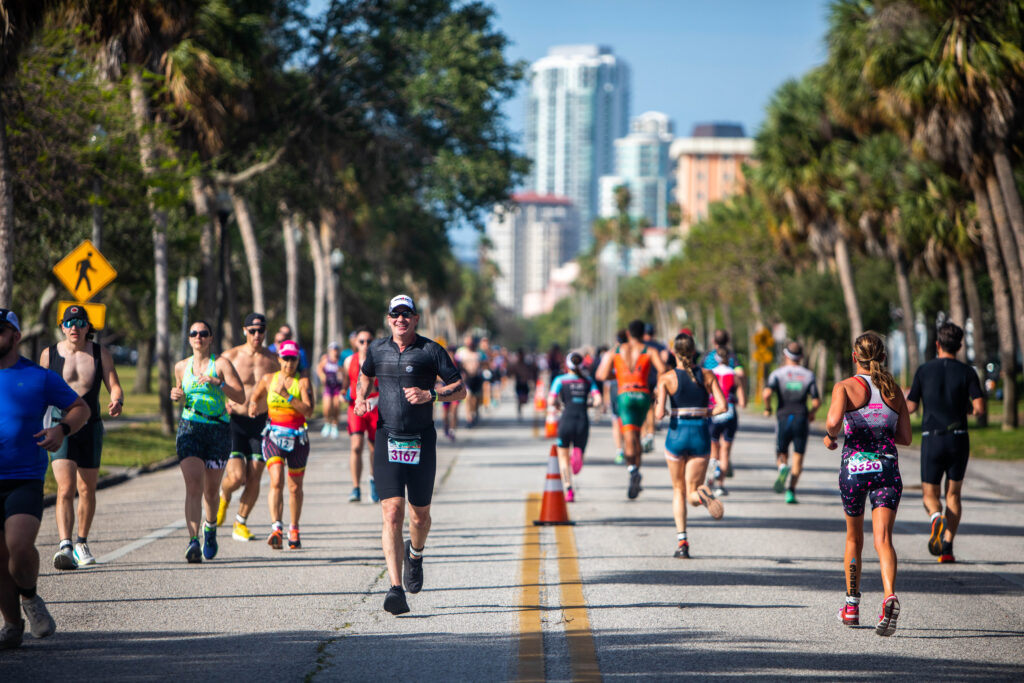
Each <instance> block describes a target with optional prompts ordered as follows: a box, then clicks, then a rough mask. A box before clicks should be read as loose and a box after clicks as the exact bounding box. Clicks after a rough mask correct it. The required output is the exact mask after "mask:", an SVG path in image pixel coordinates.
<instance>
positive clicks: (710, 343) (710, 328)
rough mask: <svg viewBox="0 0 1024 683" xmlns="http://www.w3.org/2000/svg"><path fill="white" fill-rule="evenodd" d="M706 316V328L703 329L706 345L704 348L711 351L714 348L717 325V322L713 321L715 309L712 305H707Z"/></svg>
mask: <svg viewBox="0 0 1024 683" xmlns="http://www.w3.org/2000/svg"><path fill="white" fill-rule="evenodd" d="M707 314H708V323H707V327H706V328H705V329H704V333H705V334H706V335H707V339H705V342H706V345H705V346H704V348H705V349H707V350H708V351H711V350H712V349H714V348H715V329H716V327H717V325H718V321H717V320H716V319H715V307H714V306H713V305H711V304H708V308H707Z"/></svg>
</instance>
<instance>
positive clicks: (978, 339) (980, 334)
mask: <svg viewBox="0 0 1024 683" xmlns="http://www.w3.org/2000/svg"><path fill="white" fill-rule="evenodd" d="M960 263H961V266H962V267H963V271H964V279H963V282H964V291H965V293H966V294H967V310H968V312H969V313H970V318H971V328H972V335H971V341H972V342H973V345H974V367H975V370H976V371H977V372H978V374H979V375H980V378H981V385H982V388H984V386H985V376H986V372H987V371H986V369H985V368H986V366H987V365H988V346H987V344H986V343H985V321H984V314H983V313H982V308H981V297H980V296H978V282H977V280H976V276H975V274H974V264H973V263H972V262H971V257H966V258H965V257H962V256H961V257H960ZM976 419H977V422H978V426H979V427H984V426H986V425H988V413H987V412H986V413H984V414H982V415H979V416H978V417H977V418H976Z"/></svg>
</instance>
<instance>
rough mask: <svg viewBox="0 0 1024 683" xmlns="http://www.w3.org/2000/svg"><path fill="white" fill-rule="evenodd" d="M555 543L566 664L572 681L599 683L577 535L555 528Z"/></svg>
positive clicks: (567, 528)
mask: <svg viewBox="0 0 1024 683" xmlns="http://www.w3.org/2000/svg"><path fill="white" fill-rule="evenodd" d="M555 538H556V539H557V540H558V578H559V581H560V583H561V587H562V612H563V613H564V615H565V635H566V638H567V640H568V641H569V663H570V665H571V667H572V680H573V681H600V680H601V670H600V669H599V668H598V666H597V651H596V649H595V648H594V636H593V634H592V633H591V632H590V619H589V618H588V617H587V603H586V600H585V599H584V598H583V581H581V580H580V565H579V556H578V554H577V550H576V533H575V532H574V531H573V528H572V527H571V526H559V527H555Z"/></svg>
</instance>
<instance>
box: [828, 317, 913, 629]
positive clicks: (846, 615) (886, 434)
mask: <svg viewBox="0 0 1024 683" xmlns="http://www.w3.org/2000/svg"><path fill="white" fill-rule="evenodd" d="M885 360H886V357H885V342H884V341H883V340H882V338H881V337H880V336H879V335H877V334H876V333H874V332H865V333H864V334H862V335H861V336H859V337H857V340H856V341H855V342H854V344H853V363H854V367H855V369H856V371H857V374H856V375H855V376H854V377H850V378H848V379H845V380H842V381H841V382H838V383H837V384H836V386H835V388H833V390H832V405H831V406H830V407H829V410H828V417H827V418H826V420H825V447H826V448H828V449H829V450H835V448H836V447H837V446H838V445H839V444H838V443H837V441H836V436H838V433H839V429H840V427H842V428H843V433H844V434H845V438H844V440H843V460H842V466H841V467H840V470H839V492H840V494H841V495H842V499H843V511H844V512H845V513H846V553H845V556H844V559H843V568H844V571H845V572H846V583H847V589H846V604H845V605H843V608H842V609H841V610H840V611H839V620H840V621H841V622H842V623H844V624H846V625H847V626H857V625H858V624H860V577H861V551H862V550H863V548H864V504H865V500H866V499H867V498H868V497H870V499H871V529H872V531H873V534H874V537H875V551H876V552H877V553H878V561H879V564H880V565H881V571H882V587H883V588H884V591H885V596H886V597H885V599H884V600H883V601H882V614H881V616H880V617H879V619H878V624H877V625H876V626H875V633H877V634H878V635H880V636H891V635H892V634H893V633H895V631H896V619H897V617H898V616H899V613H900V601H899V600H898V599H897V598H896V589H895V586H894V584H895V581H896V550H895V549H894V548H893V545H892V527H893V524H894V523H895V521H896V509H897V508H898V507H899V504H900V496H901V495H902V493H903V480H902V479H901V478H900V469H899V463H898V461H897V452H896V446H897V444H898V445H901V446H909V445H910V440H911V434H910V414H909V413H908V412H907V403H906V400H905V399H904V397H903V392H902V391H901V390H900V387H899V385H897V384H896V380H895V379H894V378H893V376H892V375H891V374H890V373H889V371H888V370H887V369H886V367H885Z"/></svg>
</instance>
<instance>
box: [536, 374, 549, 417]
mask: <svg viewBox="0 0 1024 683" xmlns="http://www.w3.org/2000/svg"><path fill="white" fill-rule="evenodd" d="M547 407H548V396H547V394H546V393H545V392H544V382H543V380H537V389H536V391H534V393H533V408H534V410H536V411H537V412H538V413H543V412H544V410H545V409H546V408H547Z"/></svg>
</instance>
